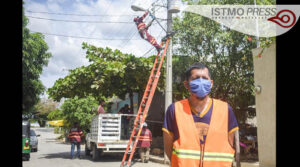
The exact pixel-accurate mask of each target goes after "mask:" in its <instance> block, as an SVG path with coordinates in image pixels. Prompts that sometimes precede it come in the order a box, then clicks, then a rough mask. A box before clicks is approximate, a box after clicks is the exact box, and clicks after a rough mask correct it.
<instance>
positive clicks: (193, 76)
mask: <svg viewBox="0 0 300 167" xmlns="http://www.w3.org/2000/svg"><path fill="white" fill-rule="evenodd" d="M184 86H185V88H186V89H187V90H188V91H189V92H190V97H189V98H187V99H183V100H181V101H178V102H175V103H172V104H171V105H170V106H169V107H168V109H167V112H166V115H165V119H164V124H163V128H162V130H163V136H164V148H165V152H166V154H167V156H168V158H169V159H170V161H171V166H172V167H174V166H176V167H177V166H202V167H213V166H231V165H232V161H233V156H234V149H233V139H234V133H233V132H235V131H236V130H238V123H237V121H236V118H235V115H234V113H233V111H232V108H231V107H230V106H229V105H228V104H227V103H226V102H223V101H221V100H217V99H213V98H210V97H209V93H210V91H211V88H212V86H213V80H212V79H211V76H210V73H209V69H208V68H207V67H206V66H205V65H204V64H202V63H195V64H193V65H192V66H190V67H189V68H188V70H187V71H186V74H185V81H184Z"/></svg>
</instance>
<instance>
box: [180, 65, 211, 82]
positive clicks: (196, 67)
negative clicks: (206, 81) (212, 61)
mask: <svg viewBox="0 0 300 167" xmlns="http://www.w3.org/2000/svg"><path fill="white" fill-rule="evenodd" d="M205 68H207V69H208V76H209V77H210V78H211V76H210V72H209V71H210V70H209V68H208V67H207V66H206V65H205V64H202V63H200V62H197V63H194V64H192V65H191V66H190V67H189V68H188V69H187V70H186V71H185V80H186V81H188V80H189V78H190V77H191V75H192V74H191V71H192V70H193V69H205Z"/></svg>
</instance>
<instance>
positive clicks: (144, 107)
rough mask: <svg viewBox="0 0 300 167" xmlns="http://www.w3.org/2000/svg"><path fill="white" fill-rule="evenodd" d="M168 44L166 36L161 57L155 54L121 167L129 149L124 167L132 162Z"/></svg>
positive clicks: (168, 39) (162, 43)
mask: <svg viewBox="0 0 300 167" xmlns="http://www.w3.org/2000/svg"><path fill="white" fill-rule="evenodd" d="M169 42H170V36H166V37H165V39H164V40H162V42H161V44H160V46H161V47H162V46H163V45H164V44H165V48H164V50H163V52H162V55H161V52H159V53H157V56H156V59H155V62H154V64H153V67H152V71H151V74H150V77H149V79H148V83H147V86H146V90H145V92H144V95H143V98H142V101H141V103H140V107H139V110H138V113H137V116H136V118H135V121H134V127H133V130H132V132H131V136H130V139H129V141H128V145H127V148H126V151H125V153H124V156H123V160H122V163H121V167H124V164H125V161H126V157H127V155H128V154H129V149H130V148H131V149H130V156H129V159H128V161H127V166H126V167H129V166H130V164H131V160H132V157H133V155H134V151H135V148H136V145H137V143H138V141H139V137H140V134H141V131H142V128H143V123H144V122H145V119H146V117H147V113H148V110H149V108H150V104H151V102H152V98H153V96H154V92H155V89H156V86H157V83H158V80H159V77H160V68H161V66H162V63H163V61H164V56H165V54H166V51H167V48H168V45H169ZM160 55H161V56H160ZM159 59H160V60H159ZM158 63H159V64H158ZM157 65H158V67H157ZM141 116H142V117H141ZM137 126H139V129H138V132H137V134H136V127H137ZM135 135H136V136H135ZM133 138H135V139H134V143H133V145H132V144H131V143H132V140H133Z"/></svg>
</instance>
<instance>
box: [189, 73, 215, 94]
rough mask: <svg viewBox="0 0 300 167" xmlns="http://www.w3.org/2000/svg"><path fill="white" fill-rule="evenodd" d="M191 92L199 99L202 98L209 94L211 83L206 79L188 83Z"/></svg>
mask: <svg viewBox="0 0 300 167" xmlns="http://www.w3.org/2000/svg"><path fill="white" fill-rule="evenodd" d="M190 87H191V92H192V93H193V94H195V95H196V96H197V97H199V98H204V97H205V96H206V95H207V94H209V92H210V88H211V82H210V80H207V79H202V78H198V79H195V80H192V81H191V82H190Z"/></svg>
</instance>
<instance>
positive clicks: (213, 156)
mask: <svg viewBox="0 0 300 167" xmlns="http://www.w3.org/2000/svg"><path fill="white" fill-rule="evenodd" d="M233 159H234V154H231V153H213V152H204V156H203V161H228V162H232V161H233Z"/></svg>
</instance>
